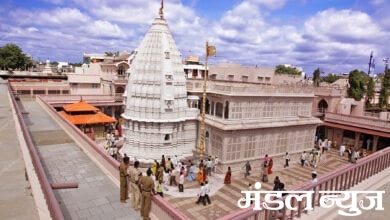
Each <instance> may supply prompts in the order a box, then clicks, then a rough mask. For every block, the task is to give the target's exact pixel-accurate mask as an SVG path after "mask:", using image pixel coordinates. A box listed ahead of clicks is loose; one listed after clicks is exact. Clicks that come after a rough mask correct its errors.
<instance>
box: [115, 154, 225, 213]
mask: <svg viewBox="0 0 390 220" xmlns="http://www.w3.org/2000/svg"><path fill="white" fill-rule="evenodd" d="M217 164H218V157H211V156H209V157H208V158H207V160H206V162H203V160H200V163H199V164H198V166H197V168H196V167H195V165H194V163H193V162H192V161H191V160H188V161H187V162H186V163H182V161H180V160H179V159H178V157H177V156H176V155H175V156H174V157H173V158H172V159H171V158H170V157H168V158H165V156H164V155H162V156H161V160H160V161H157V160H154V162H153V163H152V165H151V167H150V168H148V169H147V170H146V175H145V176H144V175H142V171H141V170H140V168H139V165H140V163H139V161H134V164H133V166H130V158H129V157H128V156H127V155H126V154H125V155H124V157H123V158H122V160H121V163H120V166H119V175H120V201H121V202H122V203H127V200H128V199H130V201H131V206H132V208H133V209H135V210H140V212H141V216H142V217H143V219H149V213H150V207H151V198H152V196H153V195H159V196H161V197H164V191H167V190H169V188H168V185H169V186H177V187H178V192H180V193H181V192H184V183H185V180H186V181H187V182H192V181H198V183H199V186H200V191H199V193H198V194H197V201H196V203H197V204H200V203H201V204H204V205H206V204H211V201H210V197H209V193H210V186H209V181H208V177H209V176H211V175H212V171H213V170H214V172H215V171H216V169H215V168H216V166H217ZM129 194H130V195H131V197H129Z"/></svg>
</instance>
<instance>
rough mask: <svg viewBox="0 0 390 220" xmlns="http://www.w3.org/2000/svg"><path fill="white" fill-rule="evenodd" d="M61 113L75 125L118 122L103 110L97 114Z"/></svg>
mask: <svg viewBox="0 0 390 220" xmlns="http://www.w3.org/2000/svg"><path fill="white" fill-rule="evenodd" d="M59 114H61V115H62V116H64V117H65V118H66V119H67V120H68V121H70V122H71V123H72V124H74V125H82V124H101V123H114V122H117V120H115V119H113V118H111V117H109V116H107V115H105V114H104V113H102V112H96V113H95V114H82V115H68V114H67V113H66V112H64V111H60V112H59Z"/></svg>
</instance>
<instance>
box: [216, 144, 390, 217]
mask: <svg viewBox="0 0 390 220" xmlns="http://www.w3.org/2000/svg"><path fill="white" fill-rule="evenodd" d="M389 167H390V147H387V148H385V149H383V150H380V151H377V152H375V153H373V154H371V155H370V156H367V157H365V158H362V159H359V160H358V161H357V162H356V164H347V165H345V166H343V167H340V168H339V169H337V170H335V171H333V172H330V173H327V174H325V175H324V176H322V177H320V178H319V179H318V182H317V183H316V184H311V183H310V182H307V183H304V184H301V185H299V186H296V187H295V188H293V189H289V190H288V191H289V192H290V191H310V190H314V193H313V196H312V199H311V201H312V207H313V208H314V209H315V207H319V205H320V200H321V197H323V196H324V195H325V194H322V193H319V191H344V190H348V189H350V188H351V187H353V186H355V185H356V184H358V183H360V182H362V181H363V180H366V179H368V178H370V177H371V176H373V175H375V174H377V173H379V172H381V171H383V170H385V169H388V168H389ZM296 195H297V196H300V195H302V193H299V194H298V193H297V194H296ZM243 198H244V194H243ZM285 199H286V197H283V198H281V199H280V200H281V201H282V202H283V204H285ZM263 202H264V200H261V203H263ZM306 202H307V199H306V198H304V199H302V201H298V200H297V199H296V198H294V197H293V198H292V200H291V203H290V204H292V207H293V208H296V211H292V210H286V209H284V210H283V211H282V212H280V211H278V210H269V209H264V208H263V209H262V210H253V208H254V205H251V206H250V207H248V208H246V209H240V210H238V211H236V212H233V213H230V214H228V215H226V216H224V217H221V218H219V220H232V219H233V220H239V219H240V220H243V219H256V220H262V219H264V220H265V219H266V220H268V219H294V218H295V217H300V216H301V215H302V214H303V213H306V212H307V211H306V210H305V208H306ZM267 204H268V206H269V207H275V203H271V204H270V203H267Z"/></svg>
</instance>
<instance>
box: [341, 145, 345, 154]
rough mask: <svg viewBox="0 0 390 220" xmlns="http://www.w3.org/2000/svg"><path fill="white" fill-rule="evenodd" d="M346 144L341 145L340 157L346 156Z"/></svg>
mask: <svg viewBox="0 0 390 220" xmlns="http://www.w3.org/2000/svg"><path fill="white" fill-rule="evenodd" d="M344 152H345V144H342V145H340V157H344Z"/></svg>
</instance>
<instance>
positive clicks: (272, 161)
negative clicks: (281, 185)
mask: <svg viewBox="0 0 390 220" xmlns="http://www.w3.org/2000/svg"><path fill="white" fill-rule="evenodd" d="M273 165H274V160H273V159H272V157H270V158H269V162H268V175H269V174H272V167H273Z"/></svg>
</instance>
